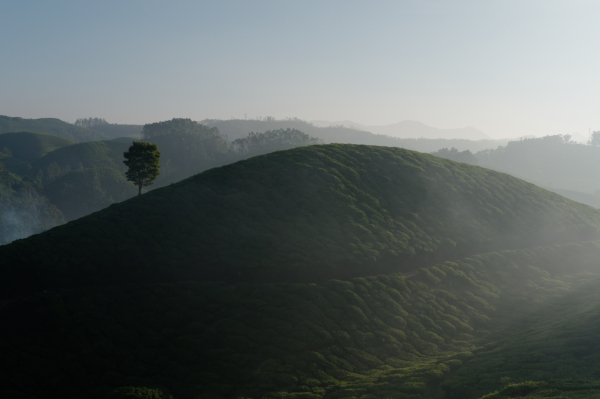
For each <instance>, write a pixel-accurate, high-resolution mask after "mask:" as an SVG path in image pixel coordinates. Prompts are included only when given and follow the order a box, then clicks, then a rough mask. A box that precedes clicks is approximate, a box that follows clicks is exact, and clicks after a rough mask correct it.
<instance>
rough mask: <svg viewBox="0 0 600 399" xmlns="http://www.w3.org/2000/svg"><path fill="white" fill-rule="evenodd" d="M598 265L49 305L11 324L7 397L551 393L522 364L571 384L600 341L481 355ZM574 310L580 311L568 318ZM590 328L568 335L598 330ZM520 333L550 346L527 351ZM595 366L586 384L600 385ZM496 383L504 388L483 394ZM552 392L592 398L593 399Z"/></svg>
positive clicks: (545, 255)
mask: <svg viewBox="0 0 600 399" xmlns="http://www.w3.org/2000/svg"><path fill="white" fill-rule="evenodd" d="M599 255H600V244H599V243H582V244H566V245H555V246H551V247H536V248H530V249H525V250H517V251H501V252H499V253H489V254H484V255H477V256H472V257H469V258H466V259H462V260H458V261H456V262H445V263H443V264H438V265H435V266H433V267H431V268H429V269H422V270H420V271H419V273H418V274H417V275H415V276H412V277H408V278H407V277H403V276H400V275H398V274H390V275H384V276H374V277H368V278H356V279H352V280H350V281H340V280H331V281H328V282H325V283H323V284H300V283H296V284H282V283H272V284H249V283H240V284H223V283H198V282H180V283H162V284H161V283H158V284H127V285H122V284H116V285H115V286H112V287H94V288H88V289H75V290H68V291H65V292H52V291H48V292H44V293H39V294H37V295H35V296H31V297H28V298H24V299H22V300H19V301H15V302H11V303H10V304H8V305H7V306H6V308H5V309H3V310H2V311H1V312H0V321H1V324H0V326H2V328H1V329H0V338H2V339H0V354H1V356H2V362H0V394H2V395H3V397H23V398H29V397H32V398H33V397H48V398H61V399H70V398H80V397H89V398H98V399H103V398H106V397H107V396H106V395H107V394H108V393H110V392H111V391H112V390H114V389H115V388H118V387H126V386H134V387H152V388H155V389H157V390H161V391H163V392H165V393H167V394H169V393H171V394H173V395H174V397H175V398H176V399H191V398H206V399H208V398H240V397H243V398H265V399H266V398H269V399H273V398H278V399H306V398H310V399H320V398H324V399H341V398H347V399H351V398H364V399H366V398H382V399H383V398H399V399H404V398H410V399H431V398H463V399H470V398H472V399H476V398H477V397H478V392H481V391H484V392H485V389H486V388H487V389H489V390H488V391H487V392H492V391H493V389H495V388H494V387H496V386H498V385H500V386H501V376H502V375H503V374H502V373H501V371H499V370H498V366H500V367H503V368H505V369H506V368H511V367H512V369H510V370H509V372H510V373H512V374H511V375H512V379H509V380H508V381H512V382H515V383H517V385H516V386H510V385H509V386H508V387H506V388H503V390H502V391H501V392H503V393H506V394H514V395H515V396H513V397H518V396H519V395H517V394H525V393H530V392H532V391H535V390H537V388H541V387H547V385H548V384H546V385H544V384H545V383H544V382H541V383H540V382H538V383H536V384H531V383H530V384H523V381H524V380H522V379H521V378H520V377H519V372H520V371H521V372H522V370H523V369H527V367H528V365H527V363H524V364H521V363H520V361H521V360H522V358H525V359H531V360H533V361H537V362H538V363H542V362H544V361H545V360H546V358H544V356H551V357H552V356H554V358H553V359H554V361H555V362H559V363H561V365H562V366H563V368H564V367H567V368H568V367H571V373H570V374H569V375H571V376H572V375H576V373H577V370H578V369H581V370H583V369H585V368H586V367H587V366H588V365H590V363H589V362H587V361H586V362H584V363H583V364H581V365H577V362H578V360H579V359H580V357H579V356H580V355H577V354H581V353H583V352H582V351H584V349H583V347H582V345H592V346H593V347H594V348H595V346H594V345H595V344H594V342H595V340H593V341H585V342H578V341H577V338H576V337H577V325H572V326H570V328H568V329H560V330H559V334H558V335H560V334H570V335H571V334H572V333H574V334H572V335H571V339H570V341H572V342H573V345H575V346H573V347H572V348H571V349H574V350H575V352H569V353H575V357H568V356H567V357H564V358H561V359H560V360H557V359H556V357H555V356H556V355H557V354H562V353H561V349H562V348H558V349H557V350H558V351H557V352H552V351H548V349H546V348H543V346H544V342H546V341H542V342H539V343H536V345H534V346H532V347H531V348H532V349H533V350H532V351H530V352H527V351H525V355H521V354H519V353H516V354H514V355H513V354H511V353H502V352H499V353H497V354H494V355H493V356H492V359H491V360H490V361H489V362H486V361H485V360H486V358H485V357H484V356H483V355H485V352H486V351H487V352H490V351H492V352H493V351H494V348H495V346H497V345H498V344H496V343H495V341H496V340H498V337H499V336H500V337H501V336H510V335H513V334H515V331H523V332H527V333H529V330H528V328H530V327H531V323H530V324H528V325H525V329H524V330H523V329H521V330H518V329H517V328H515V327H514V323H515V322H520V323H521V325H523V322H522V320H524V319H530V320H536V315H537V314H538V313H539V311H540V309H544V307H545V305H544V304H545V303H554V302H561V298H567V301H566V302H567V303H573V301H572V300H570V299H568V298H570V296H571V295H572V293H574V292H577V289H578V287H580V286H581V285H582V284H584V285H585V284H586V283H587V284H589V282H590V280H591V279H594V280H596V281H598V279H599V278H600V274H599V273H598V264H597V261H596V259H597V258H598V256H599ZM590 272H591V273H590ZM589 294H590V292H589V291H588V292H587V293H586V294H584V296H583V297H581V296H580V297H579V298H581V299H585V298H586V295H587V298H589ZM594 295H596V296H597V294H594ZM562 302H563V303H564V302H565V300H564V299H563V300H562ZM575 302H576V303H580V304H584V302H583V301H579V302H577V301H575ZM589 307H590V306H588V308H589ZM563 309H564V310H566V311H568V310H569V309H571V310H573V307H570V308H565V307H564V306H563V307H561V308H559V309H558V313H560V312H564V310H563ZM575 309H576V310H577V308H575ZM584 309H585V307H584ZM556 314H557V313H556V312H555V315H556ZM594 315H596V313H595V311H592V312H588V313H587V314H584V315H583V316H578V315H576V316H573V317H570V319H569V318H567V319H566V320H565V322H564V323H563V324H564V325H568V323H569V322H570V321H571V320H574V321H580V322H583V323H584V324H585V323H590V322H591V323H593V326H595V325H597V321H595V319H594V318H593V316H594ZM544 316H546V315H545V314H544V315H543V316H542V317H541V318H542V319H544ZM539 318H540V317H539V316H538V317H537V319H539ZM547 320H548V321H551V319H550V318H548V319H547ZM554 324H557V323H556V322H554ZM558 324H561V323H558ZM594 328H595V327H594ZM538 330H546V331H547V326H545V325H544V324H541V325H539V328H538ZM591 332H592V331H590V333H591ZM536 334H539V333H538V332H536ZM523 335H524V336H525V339H529V341H534V342H535V339H536V338H539V336H535V335H534V336H530V337H527V335H526V334H520V335H517V337H516V340H517V341H518V340H519V339H523V337H522V336H523ZM547 335H552V333H550V334H548V333H547V332H546V336H547ZM555 335H556V334H555ZM586 337H588V336H586ZM592 337H593V335H589V338H590V339H591V338H592ZM562 339H563V341H564V340H565V338H562ZM567 340H569V338H568V337H567ZM500 345H502V343H500ZM538 347H540V349H538ZM513 348H514V349H515V350H518V349H521V350H522V349H523V347H522V346H513ZM540 350H542V351H544V352H543V354H542V355H540V354H539V351H540ZM496 352H498V351H496ZM522 352H523V351H521V353H522ZM507 356H508V357H509V360H510V362H508V363H503V361H504V360H505V358H506V357H507ZM597 356H598V355H597V354H593V355H591V356H590V355H588V356H587V359H588V360H595V359H596V358H597ZM490 363H491V364H490ZM541 367H544V366H543V365H541ZM593 367H594V368H593V369H590V370H587V372H585V373H584V375H585V376H588V375H594V373H595V370H596V367H597V366H596V365H594V366H593ZM463 370H464V372H463ZM500 370H501V369H500ZM493 373H496V374H498V376H497V378H490V381H486V383H485V384H481V385H478V384H479V382H478V379H486V378H489V374H493ZM513 374H514V375H513ZM532 374H534V370H531V371H527V372H526V373H525V374H523V376H524V377H526V378H528V377H531V375H532ZM515 375H516V377H515ZM537 376H538V377H539V374H538V375H537ZM556 386H558V387H559V388H560V387H561V386H562V387H563V389H564V387H565V386H566V387H567V388H569V387H571V388H572V389H571V390H569V389H566V390H567V391H573V390H580V391H585V390H586V388H587V393H588V394H589V390H590V388H592V387H594V385H593V384H591V383H589V382H581V381H580V382H579V383H577V384H573V382H566V383H565V382H563V383H555V388H556ZM596 386H598V384H596ZM554 392H556V391H554ZM494 397H504V396H500V395H497V396H494ZM507 397H508V396H507ZM584 397H585V396H584ZM587 397H593V396H587Z"/></svg>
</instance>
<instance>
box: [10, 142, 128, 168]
mask: <svg viewBox="0 0 600 399" xmlns="http://www.w3.org/2000/svg"><path fill="white" fill-rule="evenodd" d="M0 137H1V136H0ZM131 142H132V141H131V140H130V141H129V142H128V143H123V142H118V141H113V140H111V141H93V142H89V143H80V144H75V145H71V146H68V147H65V148H60V149H58V150H56V151H53V152H52V153H49V154H47V155H46V156H44V157H42V158H40V159H38V160H36V161H35V162H33V163H32V165H31V166H32V169H33V170H34V171H37V170H39V169H41V170H43V171H45V170H47V168H48V166H49V165H50V164H52V163H53V162H55V163H56V164H57V165H58V166H59V167H61V168H64V167H66V166H70V167H71V168H72V169H76V168H77V166H78V165H79V166H81V168H83V169H88V168H113V169H117V170H120V171H122V172H124V171H125V170H126V169H127V168H126V166H125V165H124V164H123V153H124V152H125V151H127V149H128V148H129V146H130V145H131Z"/></svg>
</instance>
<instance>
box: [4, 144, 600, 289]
mask: <svg viewBox="0 0 600 399" xmlns="http://www.w3.org/2000/svg"><path fill="white" fill-rule="evenodd" d="M599 227H600V212H599V211H597V210H594V209H592V208H590V207H587V206H585V205H582V204H578V203H575V202H572V201H569V200H567V199H564V198H562V197H560V196H558V195H556V194H553V193H550V192H548V191H545V190H542V189H540V188H538V187H535V186H533V185H531V184H529V183H526V182H524V181H521V180H518V179H515V178H513V177H511V176H509V175H505V174H502V173H497V172H493V171H489V170H486V169H482V168H479V167H476V166H471V165H467V164H458V163H454V162H451V161H448V160H444V159H441V158H437V157H434V156H431V155H425V154H420V153H416V152H412V151H407V150H402V149H396V148H385V147H367V146H353V145H327V146H311V147H303V148H297V149H293V150H289V151H281V152H276V153H272V154H268V155H265V156H259V157H255V158H251V159H249V160H246V161H241V162H238V163H235V164H232V165H228V166H225V167H221V168H215V169H211V170H209V171H206V172H204V173H202V174H199V175H196V176H194V177H192V178H189V179H187V180H184V181H182V182H180V183H178V184H175V185H172V186H169V187H165V188H162V189H157V190H154V191H152V192H150V193H148V194H145V195H143V196H141V197H136V198H134V199H131V200H128V201H125V202H123V203H120V204H116V205H112V206H110V207H109V208H107V209H104V210H102V211H100V212H97V213H95V214H93V215H90V216H88V217H85V218H82V219H79V220H77V221H74V222H71V223H68V224H66V225H64V226H60V227H57V228H55V229H52V230H50V231H47V232H45V233H43V234H40V235H37V236H34V237H30V238H29V239H27V240H22V241H18V242H15V243H12V244H10V245H7V246H4V247H1V248H0V296H2V297H10V296H13V295H15V294H16V293H18V292H21V291H30V290H40V289H46V288H52V287H54V288H59V287H69V286H80V285H82V284H83V285H87V284H112V283H114V282H115V281H120V282H134V281H135V282H143V281H146V282H152V281H155V282H157V281H180V280H189V279H195V280H201V281H203V280H227V281H260V282H264V281H296V282H314V281H322V280H326V279H329V278H350V277H355V276H369V275H375V274H380V273H388V272H410V271H412V270H414V269H416V268H418V267H421V266H428V265H431V264H433V263H435V262H437V261H440V260H448V259H456V258H460V257H462V256H466V255H469V254H473V253H484V252H489V251H494V250H501V249H508V248H524V247H530V246H533V245H539V244H547V243H554V242H574V241H579V240H583V239H588V238H593V237H597V235H598V228H599Z"/></svg>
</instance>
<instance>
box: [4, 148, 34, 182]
mask: <svg viewBox="0 0 600 399" xmlns="http://www.w3.org/2000/svg"><path fill="white" fill-rule="evenodd" d="M0 162H2V164H3V165H4V166H6V169H7V170H8V171H9V172H10V173H14V174H15V175H19V176H25V175H27V174H29V173H30V171H31V165H30V164H28V163H27V162H23V161H20V160H18V159H17V158H14V157H11V156H10V155H7V154H5V153H3V152H0Z"/></svg>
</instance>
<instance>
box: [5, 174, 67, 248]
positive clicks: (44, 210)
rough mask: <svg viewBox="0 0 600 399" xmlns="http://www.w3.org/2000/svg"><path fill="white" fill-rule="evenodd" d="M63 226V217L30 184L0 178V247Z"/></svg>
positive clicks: (11, 178)
mask: <svg viewBox="0 0 600 399" xmlns="http://www.w3.org/2000/svg"><path fill="white" fill-rule="evenodd" d="M64 222H65V220H64V216H63V214H62V213H61V212H60V211H59V210H58V209H57V208H56V206H54V205H53V204H51V203H50V201H48V199H47V198H45V197H43V196H41V195H40V194H39V193H38V191H37V190H36V187H34V186H33V185H32V184H31V183H28V182H24V181H22V180H21V178H20V177H18V176H16V175H14V174H12V173H9V174H7V175H4V176H0V245H4V244H7V243H10V242H12V241H14V240H17V239H20V238H24V237H28V236H30V235H32V234H37V233H40V232H42V231H44V230H47V229H50V228H52V227H54V226H57V225H59V224H62V223H64Z"/></svg>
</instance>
